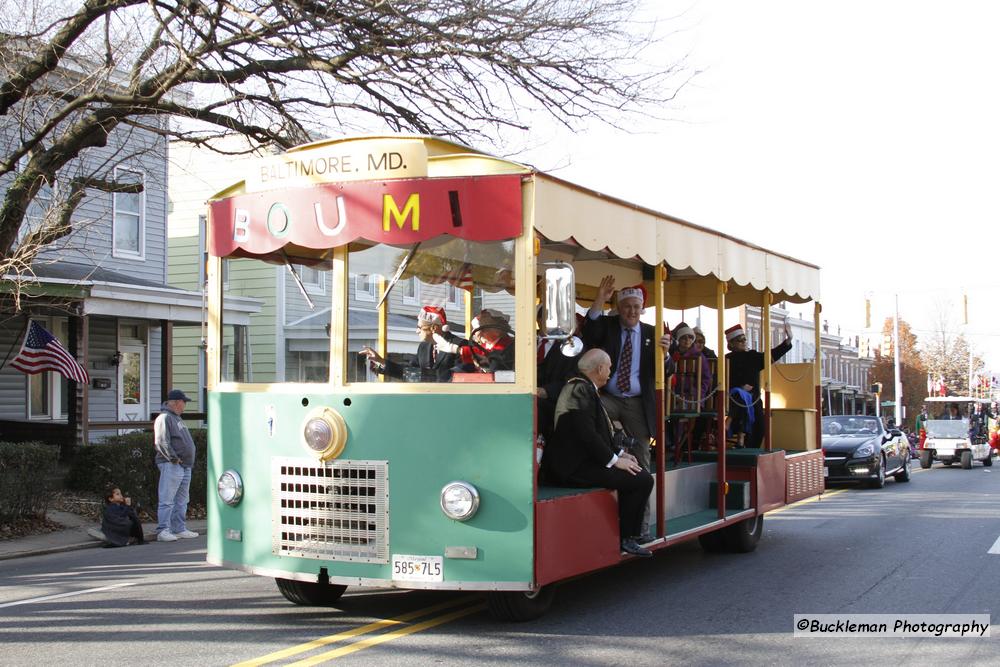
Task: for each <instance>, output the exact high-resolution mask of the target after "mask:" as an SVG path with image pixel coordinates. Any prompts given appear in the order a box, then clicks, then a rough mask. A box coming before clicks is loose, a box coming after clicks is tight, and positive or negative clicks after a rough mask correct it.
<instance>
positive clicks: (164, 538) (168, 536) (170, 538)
mask: <svg viewBox="0 0 1000 667" xmlns="http://www.w3.org/2000/svg"><path fill="white" fill-rule="evenodd" d="M156 540H157V541H158V542H176V541H177V536H176V535H174V534H173V533H171V532H170V531H169V530H161V531H160V534H159V535H157V536H156Z"/></svg>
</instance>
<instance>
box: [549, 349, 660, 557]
mask: <svg viewBox="0 0 1000 667" xmlns="http://www.w3.org/2000/svg"><path fill="white" fill-rule="evenodd" d="M579 369H580V372H579V373H578V374H577V375H576V376H574V377H572V378H570V380H569V381H568V382H566V384H565V386H564V387H563V389H562V392H560V394H559V401H558V403H557V404H556V428H555V434H554V435H553V438H552V441H551V442H549V443H547V444H546V446H545V450H544V453H543V454H542V470H543V471H544V473H545V475H546V479H548V480H551V481H552V482H553V483H555V484H558V485H561V486H570V487H582V488H586V487H590V486H598V487H604V488H608V489H614V490H616V491H617V492H618V523H619V530H620V536H621V548H622V551H624V552H625V553H629V554H632V555H634V556H651V555H652V552H650V551H649V550H648V549H646V548H644V547H642V546H641V545H640V544H639V542H638V541H637V540H640V539H643V540H644V539H647V538H645V537H643V536H641V535H640V534H641V532H642V515H643V511H644V510H645V507H646V499H647V498H648V497H649V494H650V491H652V489H653V478H652V476H651V475H650V474H649V473H648V472H646V470H644V469H643V467H642V465H641V464H640V463H639V461H638V460H637V459H636V457H635V456H633V455H632V454H629V453H628V452H626V451H625V450H624V449H617V448H616V447H615V446H614V436H613V432H612V426H611V419H610V418H609V417H608V413H607V411H606V410H605V409H604V406H603V404H602V402H601V398H600V395H599V394H598V390H599V389H600V388H601V387H602V386H604V385H605V384H606V383H607V381H608V377H610V376H611V358H610V357H609V356H608V354H607V352H605V351H604V350H601V349H595V350H589V351H588V352H585V353H584V354H583V356H582V357H580V362H579Z"/></svg>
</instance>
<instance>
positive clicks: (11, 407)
mask: <svg viewBox="0 0 1000 667" xmlns="http://www.w3.org/2000/svg"><path fill="white" fill-rule="evenodd" d="M22 333H24V320H23V319H22V318H14V319H11V320H8V321H7V322H5V323H4V324H3V325H2V326H0V354H3V355H4V357H7V351H8V350H10V358H11V359H12V358H13V357H14V355H15V354H17V344H18V343H19V342H20V337H21V334H22ZM8 361H9V359H8ZM27 393H28V376H27V375H25V374H24V373H21V372H20V371H17V370H15V369H13V368H11V367H10V366H8V365H7V364H6V362H5V363H4V367H3V369H2V370H0V419H26V418H27V416H28V415H27V400H26V398H25V397H26V396H27Z"/></svg>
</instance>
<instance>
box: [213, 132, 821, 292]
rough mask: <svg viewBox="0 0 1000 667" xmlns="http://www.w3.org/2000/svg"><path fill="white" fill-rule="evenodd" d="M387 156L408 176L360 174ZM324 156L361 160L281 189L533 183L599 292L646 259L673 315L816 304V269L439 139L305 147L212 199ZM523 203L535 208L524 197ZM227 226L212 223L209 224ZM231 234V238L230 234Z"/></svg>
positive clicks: (554, 240)
mask: <svg viewBox="0 0 1000 667" xmlns="http://www.w3.org/2000/svg"><path fill="white" fill-rule="evenodd" d="M390 150H391V151H395V152H396V153H398V154H400V155H402V156H403V159H402V160H401V162H402V163H405V166H406V167H407V171H406V172H405V173H402V172H400V173H397V174H393V173H388V172H385V173H383V172H378V173H373V172H372V171H371V170H366V169H364V168H363V167H364V166H365V165H364V157H363V156H365V155H367V156H369V157H368V164H369V165H370V164H373V162H372V159H371V156H372V155H385V154H386V152H387V151H390ZM323 156H328V158H329V159H333V158H338V159H340V160H341V161H343V159H345V158H351V156H354V157H353V161H352V162H350V163H349V164H352V165H354V166H353V167H352V169H353V171H352V172H349V173H339V174H329V175H328V177H327V178H325V179H324V178H319V177H317V176H316V175H315V174H312V175H310V176H309V177H305V178H298V179H295V178H293V179H288V180H286V181H285V182H283V183H282V184H281V185H280V186H277V187H296V186H297V187H302V186H304V185H310V184H316V183H317V182H345V181H351V180H380V181H383V182H386V183H390V182H391V180H392V179H394V178H395V179H412V178H414V177H431V178H467V177H486V176H505V175H506V176H511V175H520V177H521V178H528V179H530V180H531V181H532V182H533V186H534V190H533V200H532V201H531V202H530V203H533V205H534V208H533V211H532V215H533V218H532V222H533V225H534V227H535V229H536V230H537V231H538V233H539V234H541V235H542V236H543V237H544V239H545V243H544V244H543V245H544V248H545V250H544V251H543V255H545V256H546V257H547V258H555V259H560V258H562V259H567V260H570V261H572V262H573V263H574V265H575V266H576V269H577V276H578V279H579V280H580V282H581V283H583V284H585V285H591V286H593V285H596V284H597V283H598V282H599V280H600V276H601V275H604V274H606V273H609V272H611V273H614V274H615V275H616V278H621V280H622V281H623V282H622V284H629V283H630V282H638V280H639V279H640V278H641V267H638V266H637V262H636V261H635V260H640V261H641V262H642V263H643V264H647V265H656V264H658V263H660V262H664V263H665V264H666V265H667V267H668V275H669V279H668V281H667V283H666V285H665V296H666V302H667V305H668V306H669V307H671V308H691V307H694V306H698V305H708V306H714V305H715V300H716V289H717V284H718V282H719V281H722V282H725V283H727V295H726V301H727V303H729V304H733V305H735V304H738V303H759V295H760V293H761V292H763V291H764V290H769V291H770V292H772V293H773V294H774V300H775V301H790V302H793V303H804V302H806V301H811V300H812V301H818V300H819V292H820V279H819V268H818V267H817V266H816V265H814V264H810V263H808V262H804V261H801V260H798V259H795V258H793V257H789V256H787V255H783V254H781V253H777V252H773V251H770V250H767V249H765V248H763V247H761V246H758V245H755V244H752V243H749V242H747V241H744V240H742V239H737V238H734V237H732V236H729V235H727V234H723V233H721V232H718V231H715V230H712V229H709V228H707V227H702V226H699V225H696V224H693V223H691V222H688V221H686V220H682V219H680V218H676V217H673V216H670V215H667V214H664V213H660V212H658V211H654V210H652V209H648V208H645V207H642V206H638V205H636V204H632V203H629V202H626V201H624V200H621V199H618V198H615V197H610V196H608V195H605V194H602V193H600V192H597V191H594V190H590V189H588V188H585V187H582V186H579V185H576V184H574V183H570V182H569V181H566V180H563V179H561V178H558V177H556V176H553V175H551V174H547V173H544V172H541V171H538V170H536V169H534V168H532V167H530V166H528V165H525V164H521V163H518V162H514V161H511V160H507V159H504V158H500V157H496V156H492V155H488V154H486V153H483V152H481V151H477V150H475V149H473V148H470V147H468V146H464V145H462V144H458V143H455V142H452V141H448V140H445V139H441V138H437V137H430V136H419V135H388V136H386V135H369V136H356V137H346V138H340V139H329V140H324V141H319V142H315V143H312V144H306V145H303V146H299V147H297V148H294V149H292V150H290V151H288V152H287V153H284V154H282V155H278V156H273V157H267V158H261V159H260V160H258V161H256V162H255V163H254V165H253V167H252V169H251V170H250V171H248V174H247V177H246V178H244V179H243V180H241V181H239V182H237V183H234V184H233V185H232V186H230V187H229V188H227V189H226V190H223V191H222V192H220V193H218V194H217V195H215V196H214V197H212V201H219V200H223V199H227V198H230V197H235V196H239V195H245V194H247V193H254V192H266V191H267V190H268V188H274V187H276V186H275V185H273V181H272V182H262V179H261V175H262V174H266V173H268V172H267V167H266V165H270V168H271V169H272V172H271V173H274V172H273V169H274V168H275V166H277V168H281V167H282V166H283V165H287V164H289V163H291V162H292V161H302V160H303V159H305V158H307V157H308V158H309V159H321V158H322V157H323ZM262 164H264V165H265V166H264V167H262V166H261V165H262ZM385 166H387V167H388V166H389V165H388V163H386V164H385ZM286 173H287V171H286ZM525 202H526V204H527V203H529V200H528V198H527V197H525ZM226 222H227V221H225V220H222V221H216V220H213V223H212V224H213V226H215V225H219V224H220V223H226ZM224 231H225V232H228V233H229V234H230V235H231V230H228V228H227V229H226V230H224ZM618 260H623V261H618ZM626 260H631V261H626ZM609 267H610V268H611V270H610V271H609ZM633 278H634V280H633ZM626 281H628V282H626Z"/></svg>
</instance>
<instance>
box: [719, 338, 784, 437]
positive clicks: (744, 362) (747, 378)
mask: <svg viewBox="0 0 1000 667" xmlns="http://www.w3.org/2000/svg"><path fill="white" fill-rule="evenodd" d="M726 345H727V347H729V350H730V352H729V353H728V354H726V362H727V364H728V371H727V372H728V380H729V415H730V416H731V417H732V424H731V429H732V430H733V431H734V432H736V433H737V434H742V433H744V429H745V428H746V426H745V425H746V424H748V423H751V422H752V425H751V426H750V427H749V428H750V439H749V441H746V440H745V439H744V440H743V444H744V445H745V446H747V447H760V444H761V442H762V441H763V439H764V408H763V407H762V405H761V400H760V372H761V371H762V370H764V353H763V352H757V351H756V350H748V349H747V336H746V333H744V331H743V327H742V326H740V325H739V324H737V325H735V326H732V327H730V328H728V329H726ZM791 349H792V330H791V327H789V326H788V322H785V340H784V341H783V342H781V343H780V344H778V345H776V346H775V347H774V348H772V349H771V362H772V363H773V362H775V361H778V360H779V359H781V358H782V357H783V356H785V355H786V354H788V352H789V351H790V350H791ZM733 390H739V391H736V392H734V391H733ZM748 411H752V412H753V414H752V416H751V415H748V414H747V413H748ZM737 446H740V445H737Z"/></svg>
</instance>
